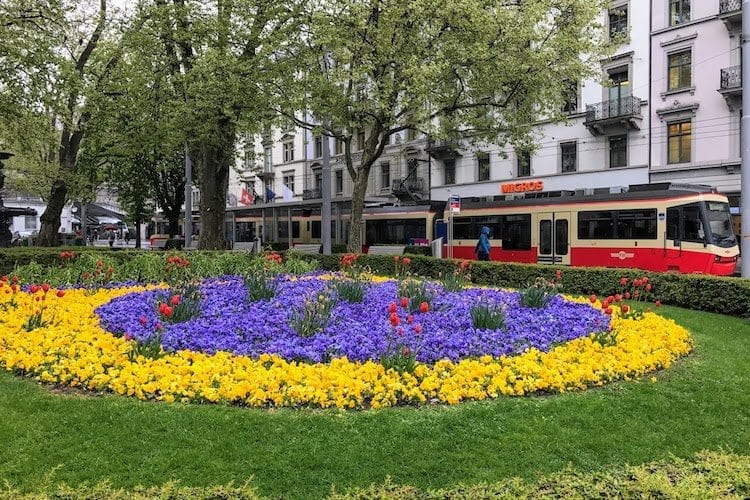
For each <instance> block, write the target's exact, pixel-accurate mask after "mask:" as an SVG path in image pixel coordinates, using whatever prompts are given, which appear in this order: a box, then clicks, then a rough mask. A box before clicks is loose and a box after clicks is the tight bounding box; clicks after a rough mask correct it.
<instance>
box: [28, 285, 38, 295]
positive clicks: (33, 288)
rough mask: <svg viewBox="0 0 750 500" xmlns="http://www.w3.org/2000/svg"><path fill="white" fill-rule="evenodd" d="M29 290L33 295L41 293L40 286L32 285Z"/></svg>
mask: <svg viewBox="0 0 750 500" xmlns="http://www.w3.org/2000/svg"><path fill="white" fill-rule="evenodd" d="M29 290H30V291H31V293H32V294H33V293H36V292H38V291H39V286H38V285H31V287H29Z"/></svg>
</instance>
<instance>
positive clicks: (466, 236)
mask: <svg viewBox="0 0 750 500" xmlns="http://www.w3.org/2000/svg"><path fill="white" fill-rule="evenodd" d="M480 229H481V227H480ZM476 238H479V234H478V233H476V232H474V225H473V224H472V217H456V218H454V219H453V239H454V240H470V239H476Z"/></svg>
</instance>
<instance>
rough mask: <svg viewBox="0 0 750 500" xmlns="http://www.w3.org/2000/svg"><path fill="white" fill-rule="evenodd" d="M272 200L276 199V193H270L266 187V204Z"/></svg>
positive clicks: (269, 189)
mask: <svg viewBox="0 0 750 500" xmlns="http://www.w3.org/2000/svg"><path fill="white" fill-rule="evenodd" d="M274 198H276V193H274V192H273V191H271V188H270V187H267V188H266V203H269V202H270V201H271V200H273V199H274Z"/></svg>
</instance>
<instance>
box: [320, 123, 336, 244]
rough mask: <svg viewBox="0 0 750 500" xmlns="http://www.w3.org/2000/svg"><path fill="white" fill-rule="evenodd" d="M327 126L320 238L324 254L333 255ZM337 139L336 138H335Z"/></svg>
mask: <svg viewBox="0 0 750 500" xmlns="http://www.w3.org/2000/svg"><path fill="white" fill-rule="evenodd" d="M326 129H327V127H323V130H324V133H323V136H322V137H323V172H322V173H323V185H322V186H321V191H322V193H321V196H322V198H323V203H322V205H321V207H320V238H321V240H322V243H323V255H331V161H330V153H329V151H328V148H329V144H328V141H329V140H330V138H329V137H328V136H327V135H326V134H325V130H326ZM334 140H335V139H334Z"/></svg>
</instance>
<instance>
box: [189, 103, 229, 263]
mask: <svg viewBox="0 0 750 500" xmlns="http://www.w3.org/2000/svg"><path fill="white" fill-rule="evenodd" d="M217 129H218V136H219V137H218V138H216V139H215V140H214V141H213V142H211V143H210V144H209V143H206V142H202V143H201V144H200V146H199V154H198V187H199V188H200V192H201V201H200V214H201V228H200V237H199V239H198V248H199V249H201V250H223V249H224V220H225V212H226V207H227V189H228V188H229V170H230V168H231V163H232V160H233V158H234V142H235V126H234V124H232V122H231V120H230V119H229V118H227V117H221V118H220V119H219V120H218V123H217Z"/></svg>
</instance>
